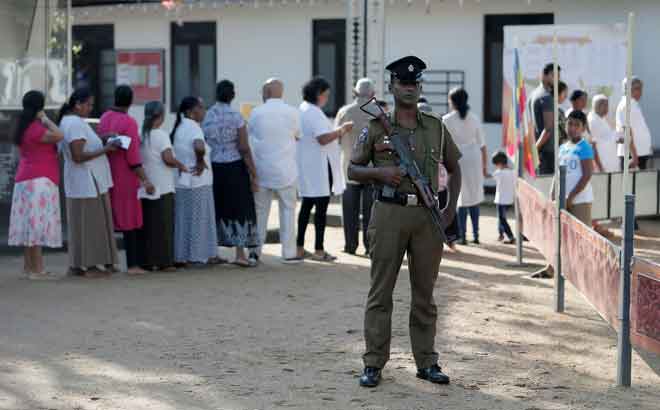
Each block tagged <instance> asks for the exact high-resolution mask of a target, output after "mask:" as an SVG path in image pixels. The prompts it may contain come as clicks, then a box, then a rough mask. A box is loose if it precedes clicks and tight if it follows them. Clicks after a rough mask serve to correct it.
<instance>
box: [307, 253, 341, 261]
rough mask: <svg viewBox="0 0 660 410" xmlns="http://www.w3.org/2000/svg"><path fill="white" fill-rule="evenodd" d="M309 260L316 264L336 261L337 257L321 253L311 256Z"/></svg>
mask: <svg viewBox="0 0 660 410" xmlns="http://www.w3.org/2000/svg"><path fill="white" fill-rule="evenodd" d="M311 259H312V260H313V261H317V262H334V261H336V260H337V257H336V256H332V255H330V254H329V253H328V252H323V254H322V255H317V254H313V255H312V256H311Z"/></svg>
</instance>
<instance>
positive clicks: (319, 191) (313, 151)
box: [296, 77, 353, 262]
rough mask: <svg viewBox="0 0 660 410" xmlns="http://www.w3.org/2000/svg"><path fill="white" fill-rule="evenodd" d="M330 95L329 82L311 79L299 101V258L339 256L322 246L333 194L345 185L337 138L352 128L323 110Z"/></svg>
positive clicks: (332, 257) (333, 258)
mask: <svg viewBox="0 0 660 410" xmlns="http://www.w3.org/2000/svg"><path fill="white" fill-rule="evenodd" d="M329 95H330V84H329V83H328V82H327V81H326V80H325V79H323V78H320V77H317V78H314V79H312V80H310V81H309V82H307V84H305V86H304V87H303V99H304V100H305V101H303V103H302V104H300V122H301V129H302V137H301V138H300V140H299V141H298V149H297V160H298V161H297V162H298V181H299V187H300V196H301V197H302V205H301V207H300V214H299V215H298V237H297V240H296V242H297V246H298V257H300V258H304V257H311V258H312V259H314V260H319V261H325V262H330V261H333V260H335V259H337V258H336V257H334V256H332V255H330V254H329V253H328V252H326V251H325V249H324V246H323V240H324V236H325V225H326V220H327V211H328V204H329V203H330V196H331V195H341V194H342V193H343V192H344V189H345V188H346V181H345V179H344V174H343V172H342V168H341V159H340V158H341V156H340V149H339V143H338V139H339V138H340V137H341V136H343V135H344V134H346V133H347V132H349V131H350V130H351V129H352V128H353V123H351V122H348V123H345V124H344V125H342V126H341V127H339V128H333V127H332V123H331V122H330V120H329V119H328V117H326V115H325V114H324V113H323V111H322V110H321V109H322V108H323V106H324V105H325V104H326V103H327V102H328V97H329ZM314 207H315V208H316V211H315V213H314V227H315V230H316V238H315V241H314V250H315V252H314V254H310V253H308V252H306V251H305V247H304V246H305V231H306V230H307V224H308V223H309V217H310V214H311V212H312V208H314Z"/></svg>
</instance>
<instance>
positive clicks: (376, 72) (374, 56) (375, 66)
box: [366, 0, 385, 98]
mask: <svg viewBox="0 0 660 410" xmlns="http://www.w3.org/2000/svg"><path fill="white" fill-rule="evenodd" d="M366 28H367V76H368V77H369V78H371V79H372V80H374V82H375V83H376V95H377V96H378V98H383V96H384V94H385V73H384V70H385V0H369V2H368V6H367V27H366Z"/></svg>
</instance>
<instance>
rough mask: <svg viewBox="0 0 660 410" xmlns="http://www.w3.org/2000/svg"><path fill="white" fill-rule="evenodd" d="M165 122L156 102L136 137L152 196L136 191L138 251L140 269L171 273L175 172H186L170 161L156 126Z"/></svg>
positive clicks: (146, 112) (162, 134)
mask: <svg viewBox="0 0 660 410" xmlns="http://www.w3.org/2000/svg"><path fill="white" fill-rule="evenodd" d="M164 120H165V107H164V106H163V103H161V102H160V101H150V102H148V103H147V104H146V105H145V106H144V122H143V123H142V133H141V137H140V153H141V155H142V167H143V168H144V173H145V174H146V176H147V178H148V179H149V181H151V183H152V184H153V186H154V192H153V193H152V194H149V193H148V192H147V191H146V189H144V188H140V190H139V191H138V196H139V197H140V199H141V202H142V214H143V216H142V220H143V226H142V229H141V230H140V231H139V232H138V243H139V246H138V249H139V251H140V252H141V253H142V255H141V257H140V258H141V260H142V265H143V266H142V268H144V269H146V270H153V269H154V268H156V269H158V270H163V271H172V270H175V269H176V268H174V177H175V174H174V172H175V171H178V172H188V168H186V166H185V165H183V164H182V163H181V162H180V161H178V160H177V159H176V158H175V157H174V151H173V149H172V142H171V141H170V136H169V135H168V134H167V133H166V132H165V131H163V130H162V129H161V128H160V126H161V125H163V121H164Z"/></svg>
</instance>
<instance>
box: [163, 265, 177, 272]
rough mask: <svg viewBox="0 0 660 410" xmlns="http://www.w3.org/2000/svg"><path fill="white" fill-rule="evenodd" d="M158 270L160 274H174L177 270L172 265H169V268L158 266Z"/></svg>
mask: <svg viewBox="0 0 660 410" xmlns="http://www.w3.org/2000/svg"><path fill="white" fill-rule="evenodd" d="M158 270H159V271H160V272H176V271H177V268H176V266H174V265H170V266H159V267H158Z"/></svg>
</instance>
